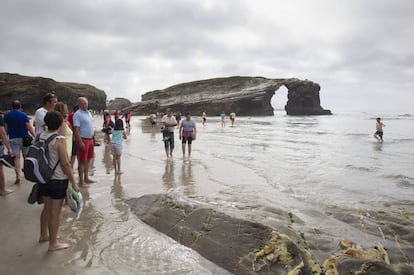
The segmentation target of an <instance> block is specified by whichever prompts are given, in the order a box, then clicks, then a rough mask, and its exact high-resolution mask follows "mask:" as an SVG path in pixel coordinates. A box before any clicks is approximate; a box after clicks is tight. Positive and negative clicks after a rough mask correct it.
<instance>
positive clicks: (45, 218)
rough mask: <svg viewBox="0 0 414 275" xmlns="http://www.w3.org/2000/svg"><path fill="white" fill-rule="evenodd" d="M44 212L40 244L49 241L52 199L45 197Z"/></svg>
mask: <svg viewBox="0 0 414 275" xmlns="http://www.w3.org/2000/svg"><path fill="white" fill-rule="evenodd" d="M43 202H44V204H43V210H42V213H41V214H40V238H39V242H46V241H49V216H50V207H51V204H50V198H49V197H43Z"/></svg>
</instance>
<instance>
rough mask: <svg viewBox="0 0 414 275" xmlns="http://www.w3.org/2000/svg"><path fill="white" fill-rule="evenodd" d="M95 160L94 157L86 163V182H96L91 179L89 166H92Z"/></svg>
mask: <svg viewBox="0 0 414 275" xmlns="http://www.w3.org/2000/svg"><path fill="white" fill-rule="evenodd" d="M93 161H94V159H90V160H88V161H87V162H86V164H85V167H84V177H85V183H94V182H95V181H94V180H91V179H90V178H89V167H91V165H92V163H93Z"/></svg>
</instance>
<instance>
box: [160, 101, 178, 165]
mask: <svg viewBox="0 0 414 275" xmlns="http://www.w3.org/2000/svg"><path fill="white" fill-rule="evenodd" d="M161 123H162V125H163V126H164V129H163V131H162V135H163V140H164V146H165V153H166V154H167V158H169V157H171V158H172V152H173V151H174V128H175V126H177V120H176V119H175V117H174V116H173V112H172V110H171V109H170V108H168V109H167V114H166V115H165V116H163V118H162V120H161Z"/></svg>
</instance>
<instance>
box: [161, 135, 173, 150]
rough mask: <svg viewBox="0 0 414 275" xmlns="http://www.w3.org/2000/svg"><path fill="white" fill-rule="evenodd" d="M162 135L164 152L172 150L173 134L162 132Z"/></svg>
mask: <svg viewBox="0 0 414 275" xmlns="http://www.w3.org/2000/svg"><path fill="white" fill-rule="evenodd" d="M162 135H163V137H164V147H165V150H170V151H172V150H174V132H169V131H164V132H162Z"/></svg>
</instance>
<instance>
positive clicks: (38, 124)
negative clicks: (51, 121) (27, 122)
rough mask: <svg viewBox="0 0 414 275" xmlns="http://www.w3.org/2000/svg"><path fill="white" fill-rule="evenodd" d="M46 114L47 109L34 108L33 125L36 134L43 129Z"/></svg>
mask: <svg viewBox="0 0 414 275" xmlns="http://www.w3.org/2000/svg"><path fill="white" fill-rule="evenodd" d="M46 114H47V110H46V109H45V108H43V107H41V108H39V109H37V110H36V113H35V117H34V126H35V132H36V135H38V134H40V133H43V132H44V131H45V121H44V119H45V116H46Z"/></svg>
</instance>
